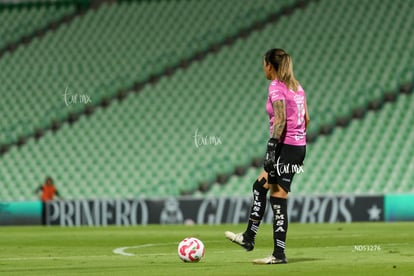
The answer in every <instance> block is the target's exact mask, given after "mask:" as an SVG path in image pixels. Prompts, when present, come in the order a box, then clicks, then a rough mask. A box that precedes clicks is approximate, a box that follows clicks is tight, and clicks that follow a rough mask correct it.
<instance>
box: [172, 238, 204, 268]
mask: <svg viewBox="0 0 414 276" xmlns="http://www.w3.org/2000/svg"><path fill="white" fill-rule="evenodd" d="M203 256H204V244H203V242H202V241H200V240H199V239H197V238H185V239H184V240H182V241H181V242H180V244H179V245H178V257H180V259H181V260H182V261H183V262H186V263H197V262H199V261H200V260H201V258H202V257H203Z"/></svg>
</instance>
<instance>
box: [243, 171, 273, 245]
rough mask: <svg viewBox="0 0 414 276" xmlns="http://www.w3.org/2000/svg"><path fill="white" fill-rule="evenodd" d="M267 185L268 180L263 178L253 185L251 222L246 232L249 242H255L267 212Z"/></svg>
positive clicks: (245, 236)
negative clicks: (265, 185)
mask: <svg viewBox="0 0 414 276" xmlns="http://www.w3.org/2000/svg"><path fill="white" fill-rule="evenodd" d="M265 183H266V179H264V178H262V179H261V180H260V181H259V180H256V181H255V182H254V184H253V189H252V192H253V203H252V206H251V207H250V215H249V221H248V223H247V229H246V231H245V232H244V235H243V236H244V238H245V239H246V240H248V241H254V239H255V238H256V234H257V231H258V230H259V225H260V221H261V220H262V218H263V215H264V212H265V210H266V201H267V198H266V195H267V191H268V189H266V188H264V187H263V185H264V184H265Z"/></svg>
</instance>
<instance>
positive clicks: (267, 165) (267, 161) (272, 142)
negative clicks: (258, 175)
mask: <svg viewBox="0 0 414 276" xmlns="http://www.w3.org/2000/svg"><path fill="white" fill-rule="evenodd" d="M277 148H278V141H277V140H276V139H275V138H270V139H269V141H268V142H267V150H266V155H265V158H264V163H263V167H264V170H265V171H266V172H267V173H269V172H271V171H274V170H275V164H276V151H277Z"/></svg>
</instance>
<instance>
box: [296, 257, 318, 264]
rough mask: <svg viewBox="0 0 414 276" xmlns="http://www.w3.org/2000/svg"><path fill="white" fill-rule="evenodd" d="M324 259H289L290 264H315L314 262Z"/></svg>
mask: <svg viewBox="0 0 414 276" xmlns="http://www.w3.org/2000/svg"><path fill="white" fill-rule="evenodd" d="M320 260H322V259H318V258H288V263H289V264H292V263H302V262H314V261H320Z"/></svg>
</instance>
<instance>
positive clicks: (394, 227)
mask: <svg viewBox="0 0 414 276" xmlns="http://www.w3.org/2000/svg"><path fill="white" fill-rule="evenodd" d="M244 227H245V226H244V225H220V226H198V225H195V226H184V225H180V226H160V225H151V226H138V227H112V226H111V227H96V228H94V227H92V228H89V227H80V228H60V227H1V228H0V246H1V247H0V248H1V249H0V274H4V275H79V274H83V275H188V276H189V275H271V274H278V275H284V274H287V273H289V274H290V275H414V223H352V224H293V223H292V224H290V225H289V232H288V241H287V257H288V259H289V264H286V265H253V264H252V263H251V260H252V259H255V258H261V257H265V256H267V255H269V254H270V253H271V252H272V249H273V242H272V229H271V225H269V224H266V225H262V226H261V228H260V230H259V234H258V237H257V240H256V247H255V249H254V251H252V252H246V251H244V250H243V249H242V248H239V247H238V246H237V245H235V244H232V243H231V242H229V241H227V240H226V239H225V238H224V235H223V234H224V231H225V230H232V231H243V230H244ZM187 236H195V237H198V238H199V239H201V240H202V241H203V242H204V244H205V246H206V252H205V256H204V258H203V259H202V260H201V262H199V263H183V262H181V261H180V260H179V258H178V256H177V245H178V242H179V241H180V240H181V239H183V238H185V237H187ZM122 247H124V249H123V250H120V251H121V252H123V254H129V255H130V256H125V255H120V254H116V253H114V250H116V249H117V248H122ZM190 273H191V274H190Z"/></svg>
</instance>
